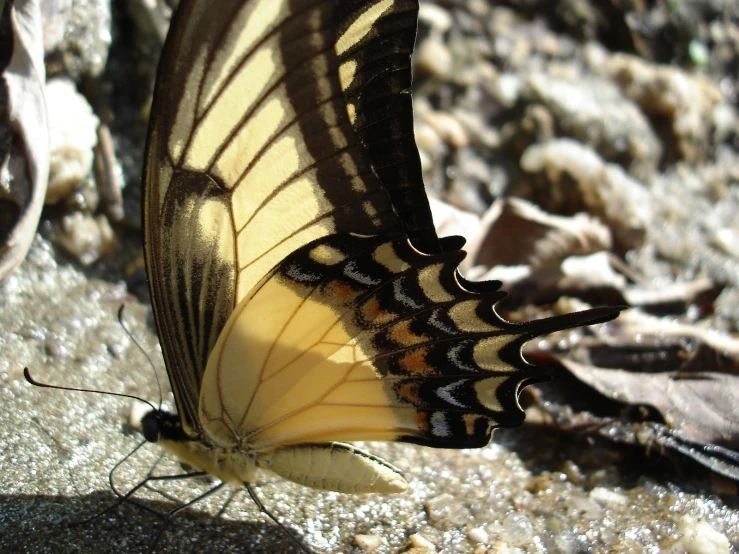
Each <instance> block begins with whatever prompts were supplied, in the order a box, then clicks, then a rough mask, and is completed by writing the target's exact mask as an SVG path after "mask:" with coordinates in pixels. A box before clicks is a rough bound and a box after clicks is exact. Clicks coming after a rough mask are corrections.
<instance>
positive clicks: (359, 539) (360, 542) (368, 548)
mask: <svg viewBox="0 0 739 554" xmlns="http://www.w3.org/2000/svg"><path fill="white" fill-rule="evenodd" d="M354 543H355V544H356V545H357V546H358V547H359V548H360V549H362V550H363V551H364V552H374V551H375V550H377V549H378V548H380V546H381V545H382V537H381V536H380V535H355V536H354Z"/></svg>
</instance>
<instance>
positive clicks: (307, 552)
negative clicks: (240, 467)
mask: <svg viewBox="0 0 739 554" xmlns="http://www.w3.org/2000/svg"><path fill="white" fill-rule="evenodd" d="M244 487H246V490H247V492H248V493H249V496H251V499H252V500H253V501H254V504H256V505H257V508H259V511H260V512H262V513H263V514H264V515H266V516H267V517H268V518H269V519H271V520H272V521H274V522H275V523H276V524H277V526H278V527H279V528H280V529H282V532H283V533H285V534H286V535H287V536H288V537H290V539H291V540H292V541H293V542H294V543H295V544H296V546H297V547H298V548H299V549H300V551H301V552H304V553H305V554H313V553H312V552H311V551H310V550H308V548H307V547H306V546H305V545H304V544H303V543H302V542H300V540H299V539H298V537H296V536H295V535H294V534H293V533H292V532H291V531H290V530H289V529H288V528H287V527H285V526H284V525H283V524H282V523H281V522H280V520H279V519H277V518H276V517H275V516H274V515H273V514H272V512H270V511H269V510H268V509H267V508H266V507H265V505H264V504H262V501H261V500H259V497H257V493H256V492H255V491H254V488H253V487H252V486H251V485H250V484H249V483H244Z"/></svg>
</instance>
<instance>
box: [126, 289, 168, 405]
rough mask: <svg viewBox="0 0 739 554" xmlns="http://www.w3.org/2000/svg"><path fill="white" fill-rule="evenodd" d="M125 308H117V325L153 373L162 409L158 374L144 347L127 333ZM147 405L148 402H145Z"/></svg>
mask: <svg viewBox="0 0 739 554" xmlns="http://www.w3.org/2000/svg"><path fill="white" fill-rule="evenodd" d="M125 307H126V305H125V304H121V307H120V308H118V323H119V324H120V326H121V328H122V329H123V331H124V332H125V333H126V335H128V338H129V339H131V341H132V342H133V343H134V344H135V345H136V347H137V348H138V349H139V351H140V352H141V353H142V354H143V355H144V357H145V358H146V361H148V362H149V366H150V367H151V371H152V372H153V373H154V380H155V381H156V382H157V389H158V390H159V409H160V410H161V409H162V383H161V381H160V380H159V374H158V373H157V369H156V366H155V365H154V362H153V361H152V360H151V357H150V356H149V354H148V353H147V352H146V350H144V347H143V346H141V344H140V343H139V341H137V340H136V337H134V336H133V333H131V331H129V329H128V327H126V324H125V323H124V322H123V309H124V308H125ZM147 404H148V402H147Z"/></svg>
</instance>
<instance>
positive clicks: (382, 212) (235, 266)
mask: <svg viewBox="0 0 739 554" xmlns="http://www.w3.org/2000/svg"><path fill="white" fill-rule="evenodd" d="M340 5H341V4H340ZM347 6H348V4H347ZM350 7H351V9H349V8H347V9H346V10H344V11H343V12H342V13H341V14H339V13H337V11H336V4H335V2H334V1H333V0H318V1H316V0H303V1H298V0H251V1H243V0H220V1H219V2H218V3H217V6H216V5H215V4H213V3H212V2H207V1H205V0H197V1H183V2H181V4H180V7H179V8H178V11H177V13H176V15H175V18H174V20H173V22H172V25H171V30H170V36H169V37H168V39H167V44H166V46H165V49H164V52H163V54H162V62H161V64H160V70H159V74H158V77H157V86H156V90H155V94H154V102H153V105H152V111H151V113H152V119H151V122H150V131H149V138H148V145H147V155H146V168H145V173H144V180H145V192H144V196H145V198H144V234H145V251H146V263H147V271H148V275H149V283H150V289H151V296H152V303H153V306H154V313H155V319H156V322H157V327H158V329H159V335H160V340H161V343H162V349H163V352H164V358H165V363H166V365H167V370H168V373H169V376H170V382H171V384H172V387H173V389H174V393H175V398H176V401H177V406H178V411H179V413H180V414H181V416H182V418H183V425H184V427H185V430H186V431H187V432H188V433H190V434H198V433H199V432H200V427H199V423H198V421H197V402H198V397H199V391H200V383H201V380H202V375H203V372H204V370H205V366H206V362H207V359H208V356H209V354H210V352H211V350H212V347H213V345H214V344H215V341H216V339H217V338H218V335H219V333H220V331H221V329H222V328H223V326H224V325H225V323H226V321H227V320H228V318H229V316H230V314H231V312H232V310H233V308H234V306H236V305H237V304H238V303H239V301H240V300H241V299H242V298H243V297H244V296H245V295H246V294H247V293H248V292H249V291H250V290H251V288H252V287H253V286H254V285H255V284H256V283H257V282H259V281H260V280H261V279H262V278H263V277H264V275H265V274H266V273H267V272H268V271H270V270H271V269H272V268H273V267H274V266H275V265H276V264H278V263H279V262H280V261H281V260H282V259H283V258H284V257H285V256H287V255H288V254H290V253H291V252H292V251H294V250H295V249H297V248H300V247H301V246H302V245H304V244H306V243H308V242H310V241H312V240H315V239H317V238H320V237H324V236H327V235H330V234H333V233H337V232H356V233H362V234H379V233H386V232H390V231H399V232H406V228H405V226H404V224H403V223H402V222H401V219H400V218H399V217H398V215H397V213H396V210H395V209H394V206H393V203H394V202H396V201H397V202H401V201H402V204H403V208H402V210H400V211H403V212H405V211H407V209H408V206H409V205H410V204H416V205H422V204H423V202H425V201H426V200H425V193H424V192H423V188H422V187H423V184H422V182H421V181H420V174H419V173H418V172H417V171H416V170H415V169H414V170H412V172H413V175H412V176H413V179H412V180H409V181H406V180H400V181H398V179H400V177H403V175H402V172H401V173H399V172H397V171H395V172H393V171H386V170H385V169H383V167H381V166H382V164H384V163H386V160H385V158H383V157H382V156H381V155H380V154H378V152H379V150H380V149H379V148H378V143H377V142H376V141H374V140H373V139H372V133H371V132H370V131H369V130H368V126H375V127H376V128H377V129H382V133H381V134H383V135H386V136H387V138H388V140H389V141H390V145H391V146H392V144H396V145H402V151H399V153H398V156H397V157H396V158H397V159H394V161H393V163H397V164H398V165H400V166H402V165H403V163H404V158H406V157H408V156H410V157H412V158H413V159H412V160H411V161H412V164H416V162H417V158H418V154H417V152H416V151H415V149H412V148H410V146H411V143H410V142H409V135H408V134H407V133H408V132H409V131H410V128H409V127H408V121H411V117H412V116H411V113H410V108H411V107H410V102H409V100H408V99H407V90H406V89H403V90H400V89H399V88H398V87H397V86H396V85H395V84H394V83H395V81H396V79H400V82H403V83H409V82H410V66H409V62H408V58H409V56H410V50H409V48H410V47H411V46H412V37H413V36H415V18H416V11H417V6H416V5H415V3H414V2H410V3H409V2H407V1H403V2H400V1H397V2H396V1H391V2H387V1H372V2H363V3H357V2H352V3H351V6H350ZM368 14H369V15H368ZM397 14H402V15H401V16H400V17H398V16H397ZM388 18H389V19H394V20H396V23H394V24H393V25H391V26H390V27H389V29H390V30H392V31H393V32H394V33H397V34H398V35H399V36H402V37H404V38H403V40H402V42H404V44H405V46H403V48H402V49H401V51H399V52H398V54H397V56H395V58H398V56H399V57H400V58H405V63H404V64H400V62H398V61H397V60H396V62H393V63H395V64H396V66H397V71H395V72H392V73H389V74H383V73H382V72H378V71H375V72H374V74H373V76H372V79H371V80H372V81H373V82H375V83H376V85H377V86H380V87H383V85H382V83H383V82H387V83H389V84H387V85H386V86H384V89H385V90H386V91H387V92H388V93H391V94H395V96H386V97H385V98H383V99H382V100H381V102H380V105H381V106H384V108H383V109H384V110H387V113H388V115H392V116H393V117H395V116H396V115H398V114H402V115H403V117H404V119H402V121H404V122H405V123H404V124H403V127H402V128H396V127H394V126H392V125H390V124H388V123H387V122H383V121H382V118H381V117H380V116H379V115H377V114H375V115H371V116H368V118H366V124H364V123H362V124H361V125H360V124H359V123H358V122H360V123H361V122H362V121H365V119H358V118H354V119H353V120H350V116H349V114H350V112H352V113H355V114H356V113H357V111H356V110H357V109H364V108H365V107H368V106H369V105H370V104H368V102H369V96H370V95H369V92H368V91H365V92H361V91H360V92H352V93H351V94H353V98H354V100H352V102H353V103H352V105H353V106H355V107H354V108H350V107H349V103H348V102H349V101H348V100H347V98H348V96H347V94H349V87H354V88H356V86H358V84H357V83H359V82H360V81H361V82H365V81H367V80H368V79H369V78H368V77H364V76H366V75H369V69H366V68H365V67H364V66H362V67H358V68H357V70H356V72H355V76H356V78H357V79H360V78H361V79H360V80H358V81H356V83H354V80H353V79H348V78H347V75H346V69H345V66H343V65H342V61H341V60H340V58H339V54H337V51H338V50H337V45H338V44H339V42H341V45H342V46H341V47H340V48H339V50H341V55H342V56H343V58H342V59H347V56H349V55H351V56H354V57H355V58H356V59H358V60H367V59H369V58H370V56H369V55H368V54H363V52H365V51H368V50H370V49H373V48H374V46H373V44H371V43H368V42H366V41H365V42H362V41H361V40H360V39H362V38H363V37H364V38H367V37H369V36H370V35H371V36H373V37H375V38H380V39H382V36H381V35H382V33H380V35H377V32H376V31H374V30H373V31H372V32H371V33H370V32H369V31H363V30H362V29H364V28H366V25H370V28H371V29H374V27H373V26H378V25H380V26H382V25H383V23H382V22H383V21H385V20H387V19H388ZM357 21H359V23H357ZM363 25H364V26H365V27H363ZM384 28H385V27H382V29H384ZM384 32H385V31H383V33H384ZM387 32H390V31H387ZM389 40H390V41H391V42H393V41H395V38H391V39H389ZM378 52H381V53H382V52H388V50H387V48H380V49H379V50H378ZM395 58H394V59H395ZM398 59H399V58H398ZM342 68H344V69H342ZM342 71H343V73H342ZM342 75H343V76H342ZM399 75H400V77H398V76H399ZM352 90H353V89H352ZM367 90H368V89H367ZM401 93H402V94H401ZM401 96H402V98H401ZM396 98H397V100H396ZM362 99H364V100H362ZM373 113H374V112H373ZM401 131H402V133H403V134H402V135H401V134H400V133H401ZM396 135H397V136H398V138H397V139H394V138H393V137H394V136H396ZM370 147H371V148H370ZM416 165H417V164H416ZM413 167H415V165H413ZM419 167H420V166H419ZM413 189H415V191H414V192H411V191H412V190H413ZM396 190H397V191H401V192H392V191H396ZM388 191H391V192H388ZM422 199H423V201H422ZM425 209H426V211H427V212H428V205H427V204H426V208H425ZM427 215H428V218H427ZM427 215H423V216H421V218H422V220H423V221H422V223H417V222H414V223H413V224H412V230H413V233H414V235H415V236H418V237H421V236H422V234H424V235H426V237H427V238H426V242H428V243H433V240H435V234H433V229H432V228H431V229H429V224H430V214H427ZM419 221H420V220H419ZM422 230H423V233H422ZM428 233H430V234H428ZM419 240H420V238H419Z"/></svg>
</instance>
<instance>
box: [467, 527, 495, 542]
mask: <svg viewBox="0 0 739 554" xmlns="http://www.w3.org/2000/svg"><path fill="white" fill-rule="evenodd" d="M467 538H468V539H470V542H472V543H482V544H485V543H487V542H488V540H489V539H490V537H489V536H488V534H487V532H486V531H485V529H483V528H482V527H474V528H472V529H470V530H469V531H467Z"/></svg>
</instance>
